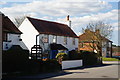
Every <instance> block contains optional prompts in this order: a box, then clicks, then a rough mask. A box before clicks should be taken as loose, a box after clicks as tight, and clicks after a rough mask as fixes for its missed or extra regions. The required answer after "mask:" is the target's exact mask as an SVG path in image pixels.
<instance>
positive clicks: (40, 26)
mask: <svg viewBox="0 0 120 80" xmlns="http://www.w3.org/2000/svg"><path fill="white" fill-rule="evenodd" d="M68 22H69V21H68ZM19 30H20V31H22V32H23V34H22V35H21V38H22V39H23V42H24V43H25V45H26V46H27V48H28V49H29V51H30V52H32V50H33V49H35V47H36V48H39V49H42V53H49V54H52V55H53V54H54V53H55V54H54V56H55V55H56V53H57V52H59V51H65V52H66V53H67V51H71V50H75V49H78V37H77V35H76V34H75V33H74V32H73V30H72V29H71V28H70V27H69V26H68V25H66V24H62V23H58V22H52V21H46V20H41V19H36V18H31V17H26V19H25V20H24V21H23V22H22V24H21V25H20V26H19ZM31 48H32V49H31ZM38 52H41V50H40V51H38ZM35 53H37V50H36V52H35ZM51 58H53V56H52V57H51Z"/></svg>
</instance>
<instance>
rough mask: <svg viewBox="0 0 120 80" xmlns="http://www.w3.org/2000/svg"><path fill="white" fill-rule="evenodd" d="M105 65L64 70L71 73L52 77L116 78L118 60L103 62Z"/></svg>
mask: <svg viewBox="0 0 120 80" xmlns="http://www.w3.org/2000/svg"><path fill="white" fill-rule="evenodd" d="M104 63H105V64H106V65H104V66H98V67H91V68H85V69H76V70H75V69H74V70H65V72H70V73H71V74H68V75H64V76H63V75H62V76H57V77H54V78H118V70H119V69H118V67H119V66H118V62H104Z"/></svg>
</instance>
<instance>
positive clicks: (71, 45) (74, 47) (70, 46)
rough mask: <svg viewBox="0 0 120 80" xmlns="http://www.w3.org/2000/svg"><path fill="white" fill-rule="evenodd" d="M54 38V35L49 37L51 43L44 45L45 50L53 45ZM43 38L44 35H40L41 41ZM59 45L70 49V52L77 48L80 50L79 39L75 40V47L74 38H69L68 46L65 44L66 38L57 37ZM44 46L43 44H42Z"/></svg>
mask: <svg viewBox="0 0 120 80" xmlns="http://www.w3.org/2000/svg"><path fill="white" fill-rule="evenodd" d="M53 36H54V35H49V39H48V40H49V42H48V43H44V47H45V49H48V48H49V47H48V46H49V44H51V43H53ZM42 37H44V34H40V39H41V40H42ZM56 43H57V44H62V45H63V46H65V47H66V48H68V50H69V51H70V50H75V49H76V48H78V38H75V45H73V38H72V37H67V44H66V45H65V44H64V36H57V42H56ZM40 45H43V44H40Z"/></svg>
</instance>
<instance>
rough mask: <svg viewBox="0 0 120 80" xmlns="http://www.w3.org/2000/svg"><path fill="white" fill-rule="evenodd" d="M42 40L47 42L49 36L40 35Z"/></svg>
mask: <svg viewBox="0 0 120 80" xmlns="http://www.w3.org/2000/svg"><path fill="white" fill-rule="evenodd" d="M42 41H43V42H44V43H48V42H49V36H48V35H44V36H43V37H42Z"/></svg>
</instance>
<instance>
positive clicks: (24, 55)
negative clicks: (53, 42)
mask: <svg viewBox="0 0 120 80" xmlns="http://www.w3.org/2000/svg"><path fill="white" fill-rule="evenodd" d="M2 68H3V69H2V71H3V73H4V72H7V73H11V72H21V73H43V72H55V71H59V70H61V65H60V64H59V63H58V61H57V60H47V61H41V60H30V59H29V52H28V51H26V50H23V49H22V48H21V47H20V46H14V47H12V48H10V49H9V50H7V51H3V53H2Z"/></svg>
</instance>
